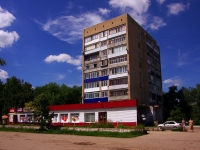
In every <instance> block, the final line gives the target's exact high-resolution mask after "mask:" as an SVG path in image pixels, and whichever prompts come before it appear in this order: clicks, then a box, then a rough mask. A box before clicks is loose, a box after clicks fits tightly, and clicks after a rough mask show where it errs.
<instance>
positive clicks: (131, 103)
mask: <svg viewBox="0 0 200 150" xmlns="http://www.w3.org/2000/svg"><path fill="white" fill-rule="evenodd" d="M135 106H137V100H135V99H133V100H121V101H112V102H99V103H87V104H68V105H53V106H49V108H50V111H60V110H85V109H87V110H90V109H104V108H124V107H135Z"/></svg>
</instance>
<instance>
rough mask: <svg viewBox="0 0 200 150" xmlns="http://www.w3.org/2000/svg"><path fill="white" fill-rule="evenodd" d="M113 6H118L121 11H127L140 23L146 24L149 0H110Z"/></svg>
mask: <svg viewBox="0 0 200 150" xmlns="http://www.w3.org/2000/svg"><path fill="white" fill-rule="evenodd" d="M109 4H110V5H111V6H112V7H113V8H119V9H120V10H121V11H122V13H129V14H130V15H131V16H132V17H133V19H135V20H136V21H137V22H138V23H139V24H140V25H144V24H146V21H147V16H148V14H147V11H148V9H149V6H150V5H151V2H150V0H132V1H131V0H123V1H122V0H121V1H119V0H110V1H109Z"/></svg>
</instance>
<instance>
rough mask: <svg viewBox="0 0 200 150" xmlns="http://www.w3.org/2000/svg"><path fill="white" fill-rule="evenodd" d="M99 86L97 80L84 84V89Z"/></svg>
mask: <svg viewBox="0 0 200 150" xmlns="http://www.w3.org/2000/svg"><path fill="white" fill-rule="evenodd" d="M95 87H99V81H97V82H90V83H85V84H84V89H89V88H95Z"/></svg>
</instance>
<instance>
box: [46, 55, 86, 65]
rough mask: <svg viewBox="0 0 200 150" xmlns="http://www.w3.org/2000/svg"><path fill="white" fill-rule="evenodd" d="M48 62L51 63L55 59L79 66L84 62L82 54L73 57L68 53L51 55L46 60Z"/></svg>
mask: <svg viewBox="0 0 200 150" xmlns="http://www.w3.org/2000/svg"><path fill="white" fill-rule="evenodd" d="M44 61H45V62H46V63H51V62H54V61H57V62H66V63H69V64H72V65H75V66H79V65H80V64H81V62H82V56H81V55H79V56H77V58H73V57H71V56H70V55H68V54H59V55H49V56H48V57H47V58H46V59H45V60H44Z"/></svg>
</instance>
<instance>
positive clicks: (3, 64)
mask: <svg viewBox="0 0 200 150" xmlns="http://www.w3.org/2000/svg"><path fill="white" fill-rule="evenodd" d="M0 65H1V66H5V65H6V62H5V60H3V59H2V58H0Z"/></svg>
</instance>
